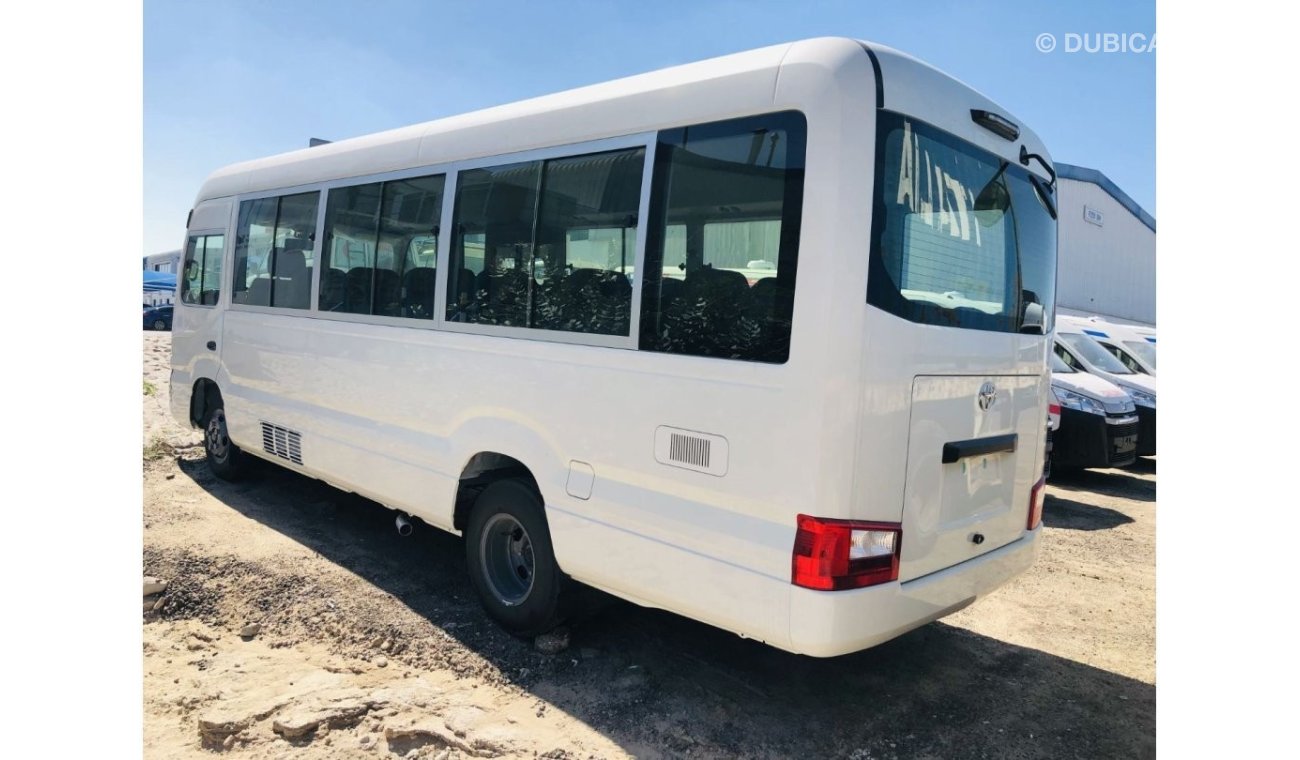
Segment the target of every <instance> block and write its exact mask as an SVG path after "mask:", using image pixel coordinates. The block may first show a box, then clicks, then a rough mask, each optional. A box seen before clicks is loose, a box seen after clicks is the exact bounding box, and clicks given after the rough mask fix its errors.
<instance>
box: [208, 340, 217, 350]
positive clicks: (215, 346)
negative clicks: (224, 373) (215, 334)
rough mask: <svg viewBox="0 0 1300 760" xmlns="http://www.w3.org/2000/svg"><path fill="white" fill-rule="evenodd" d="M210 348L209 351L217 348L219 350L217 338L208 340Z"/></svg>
mask: <svg viewBox="0 0 1300 760" xmlns="http://www.w3.org/2000/svg"><path fill="white" fill-rule="evenodd" d="M208 350H209V351H216V350H217V342H216V341H215V340H210V341H208Z"/></svg>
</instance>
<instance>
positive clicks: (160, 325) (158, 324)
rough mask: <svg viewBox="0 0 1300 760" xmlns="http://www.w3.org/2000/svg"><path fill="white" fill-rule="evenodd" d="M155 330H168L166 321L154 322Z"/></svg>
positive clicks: (157, 320)
mask: <svg viewBox="0 0 1300 760" xmlns="http://www.w3.org/2000/svg"><path fill="white" fill-rule="evenodd" d="M153 329H155V330H158V331H162V330H166V329H167V323H166V322H164V321H162V320H161V319H155V320H154V323H153Z"/></svg>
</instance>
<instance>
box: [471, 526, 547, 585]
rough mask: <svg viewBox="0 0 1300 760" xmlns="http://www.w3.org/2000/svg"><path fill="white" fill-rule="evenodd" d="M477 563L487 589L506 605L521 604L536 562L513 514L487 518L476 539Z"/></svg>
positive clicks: (526, 535) (534, 571) (526, 538)
mask: <svg viewBox="0 0 1300 760" xmlns="http://www.w3.org/2000/svg"><path fill="white" fill-rule="evenodd" d="M479 564H480V565H481V569H482V571H483V577H484V579H486V580H487V585H488V589H489V590H490V591H491V592H492V595H493V596H494V597H496V600H497V601H498V602H500V603H502V604H504V605H506V606H507V607H514V606H516V605H519V604H522V603H523V602H524V600H525V599H527V598H528V595H529V594H530V593H531V592H532V590H533V579H534V577H535V576H536V567H537V566H536V563H535V561H534V559H533V542H532V539H531V538H530V537H529V535H528V531H527V530H525V529H524V526H523V525H521V524H520V523H519V521H518V520H516V519H515V518H514V517H512V516H510V515H508V514H501V513H498V514H495V515H492V517H490V518H488V521H487V523H486V524H485V525H484V526H483V533H482V537H481V538H480V539H479Z"/></svg>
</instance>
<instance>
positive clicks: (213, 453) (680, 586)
mask: <svg viewBox="0 0 1300 760" xmlns="http://www.w3.org/2000/svg"><path fill="white" fill-rule="evenodd" d="M1054 204H1055V174H1054V171H1053V168H1052V161H1051V158H1050V157H1049V156H1048V153H1047V150H1046V149H1045V148H1044V146H1043V145H1042V143H1041V142H1040V141H1039V139H1038V138H1037V137H1036V136H1035V135H1034V133H1033V132H1032V131H1030V130H1029V129H1028V128H1027V127H1026V126H1025V125H1024V124H1022V123H1021V122H1020V121H1019V120H1018V119H1017V118H1016V117H1015V116H1014V115H1012V114H1010V113H1008V112H1007V110H1006V109H1004V108H1002V107H1000V106H998V105H997V104H996V103H993V102H991V101H990V100H988V99H987V98H985V97H984V96H982V95H980V94H979V93H978V92H975V91H974V90H972V89H971V88H969V87H967V86H966V85H964V84H962V83H961V82H958V81H957V80H955V79H953V78H951V77H949V76H947V75H945V74H943V73H941V72H939V71H937V70H935V69H933V68H931V67H929V66H927V65H926V64H924V63H921V62H920V61H917V60H915V59H913V58H911V57H909V56H907V55H904V54H902V53H899V52H897V51H894V50H891V49H889V48H887V47H883V46H880V45H875V44H871V43H863V42H859V41H857V40H849V39H815V40H807V41H803V42H795V43H792V44H784V45H777V46H774V47H768V48H763V49H760V50H754V51H750V52H745V53H740V54H737V55H729V56H725V57H722V58H716V59H713V60H708V61H703V62H700V63H694V64H690V65H685V66H678V67H675V68H670V69H665V70H662V71H656V72H652V73H649V74H643V75H640V76H634V77H630V78H627V79H621V80H618V81H613V82H608V83H605V84H598V85H594V86H591V87H584V88H580V89H577V90H571V91H568V92H562V93H559V94H556V95H550V96H546V97H541V98H536V99H533V100H527V101H523V102H519V103H514V104H510V105H504V106H500V107H496V108H490V109H487V110H483V111H477V112H474V113H469V114H465V115H461V116H454V117H451V118H445V119H440V120H437V121H432V122H428V123H425V124H419V125H416V126H411V127H406V128H402V129H396V130H393V131H390V132H383V133H380V134H375V135H369V136H365V137H359V138H356V139H350V140H343V141H339V142H334V143H330V144H325V145H319V146H317V147H312V148H308V149H304V150H299V151H295V152H291V153H286V154H283V155H278V156H273V157H270V158H265V159H261V160H256V161H250V162H247V163H241V164H236V165H233V166H229V167H226V168H224V169H220V170H218V171H217V172H215V173H214V174H212V175H211V176H210V177H209V178H208V179H207V181H206V182H205V183H204V184H203V187H202V188H201V189H200V191H199V194H198V197H197V198H196V200H195V204H194V208H193V210H192V211H191V212H190V216H189V220H188V224H187V233H186V239H185V249H184V250H185V256H184V273H183V277H182V278H181V280H182V281H181V283H180V284H179V286H178V291H179V296H180V298H179V299H178V303H177V306H176V313H175V324H174V328H173V331H174V332H173V353H172V374H171V406H172V410H173V412H174V414H175V415H176V417H177V418H178V419H180V420H182V421H183V422H185V423H188V424H192V425H194V426H197V427H199V428H201V429H202V430H203V434H204V441H205V446H206V450H207V457H208V461H209V464H210V466H211V468H212V470H213V471H214V472H215V473H216V474H217V475H219V476H221V477H223V478H236V477H238V476H239V475H240V474H241V472H242V471H243V469H244V466H245V465H246V464H247V463H248V460H249V458H251V457H257V458H261V459H265V460H268V461H270V462H274V463H276V464H279V465H282V466H284V467H287V468H289V469H291V470H293V471H295V472H299V473H302V474H304V475H307V476H310V477H313V478H319V479H321V480H324V481H326V482H328V483H330V484H332V485H334V486H336V487H338V488H341V489H344V490H347V491H352V492H356V493H358V494H361V495H363V496H365V497H368V498H370V499H373V500H375V501H377V502H379V503H381V504H383V505H385V506H386V507H388V508H390V509H392V510H395V511H396V512H398V513H399V515H398V516H399V517H400V518H402V519H406V518H407V517H414V518H418V519H419V520H421V521H423V522H425V523H427V524H429V525H432V526H436V527H438V528H441V529H444V530H447V531H451V532H453V533H456V534H458V535H461V536H463V537H464V545H465V552H466V561H467V568H468V575H469V577H470V580H471V582H472V583H473V585H474V587H475V589H476V590H477V592H478V595H479V597H480V599H481V600H482V603H483V605H484V607H485V608H486V610H487V612H488V613H489V614H490V615H491V616H492V617H493V618H494V619H496V620H497V621H498V622H499V623H501V624H502V625H503V626H504V627H505V628H507V629H508V630H510V631H512V632H514V633H516V634H519V635H532V634H536V633H539V632H542V631H545V630H547V629H549V628H551V627H553V626H555V625H557V624H558V623H559V622H560V621H562V620H563V619H565V617H566V615H568V614H570V612H571V607H570V604H571V601H570V600H571V599H572V595H571V594H569V593H568V591H569V590H570V586H571V584H573V583H575V582H580V583H582V584H587V585H589V586H593V587H596V588H598V589H602V590H604V591H606V592H608V593H610V594H613V595H615V596H618V597H622V598H624V599H627V600H630V601H632V602H634V603H636V604H640V605H645V606H649V607H658V608H663V609H667V610H671V611H674V612H677V613H679V614H682V615H685V616H688V617H691V618H695V619H697V620H701V621H704V622H706V623H709V624H711V625H714V626H718V627H720V628H723V629H726V630H729V631H733V632H735V633H736V634H739V635H740V636H743V637H747V638H753V639H758V640H761V641H764V642H766V643H768V644H770V645H772V646H774V647H779V648H781V649H785V650H788V651H791V652H798V653H804V654H809V655H815V656H831V655H838V654H842V653H846V652H852V651H855V650H860V649H863V648H865V647H870V646H873V645H875V644H878V643H880V642H883V641H885V640H887V639H890V638H893V637H895V636H898V635H899V634H901V633H903V632H905V631H907V630H909V629H912V628H915V627H916V626H919V625H922V624H924V623H926V622H927V621H931V620H934V619H936V618H939V617H942V616H944V615H947V614H949V613H952V612H954V611H956V610H959V609H961V608H963V607H965V606H966V605H968V604H970V603H971V602H972V601H974V600H975V599H976V598H978V597H980V596H981V595H983V594H987V593H988V592H989V591H991V590H993V589H995V588H997V587H998V586H999V585H1001V584H1003V583H1005V582H1006V581H1007V580H1008V579H1010V578H1012V577H1013V576H1015V575H1016V574H1017V573H1020V572H1022V571H1023V570H1025V569H1026V568H1028V567H1029V566H1030V564H1031V563H1032V562H1033V559H1034V556H1035V553H1036V550H1037V545H1038V541H1039V534H1040V532H1041V531H1040V528H1039V522H1040V512H1041V505H1042V498H1043V483H1042V474H1043V464H1044V461H1043V457H1044V438H1045V432H1046V431H1045V425H1044V419H1045V412H1046V409H1047V402H1048V397H1049V380H1048V373H1047V354H1048V351H1049V342H1050V338H1049V337H1048V336H1049V334H1050V332H1051V329H1052V318H1053V314H1054V291H1055V281H1056V221H1055V211H1054ZM412 571H413V572H415V571H416V569H414V568H413V569H412Z"/></svg>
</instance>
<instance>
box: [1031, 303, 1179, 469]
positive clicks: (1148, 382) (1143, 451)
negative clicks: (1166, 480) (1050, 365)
mask: <svg viewBox="0 0 1300 760" xmlns="http://www.w3.org/2000/svg"><path fill="white" fill-rule="evenodd" d="M1055 351H1056V355H1057V356H1058V357H1060V358H1061V361H1063V362H1065V363H1066V364H1067V365H1069V367H1070V369H1073V370H1075V371H1077V372H1087V373H1089V374H1092V375H1096V376H1097V377H1100V378H1102V379H1103V380H1107V381H1109V382H1111V383H1114V384H1115V385H1118V386H1119V387H1120V389H1121V390H1123V391H1124V392H1125V393H1127V394H1128V395H1129V396H1130V397H1132V399H1133V403H1134V404H1136V405H1137V416H1138V451H1137V453H1138V456H1143V457H1149V456H1155V453H1156V379H1155V377H1153V376H1151V375H1144V374H1142V373H1140V372H1134V371H1133V370H1131V369H1129V368H1128V367H1126V366H1124V363H1123V362H1121V361H1120V360H1119V359H1116V358H1115V357H1114V356H1113V355H1112V354H1111V353H1110V352H1109V351H1107V350H1106V348H1105V347H1104V346H1102V345H1101V344H1100V343H1098V342H1097V340H1096V339H1095V338H1093V337H1092V336H1091V335H1087V334H1085V333H1084V332H1083V331H1082V330H1080V329H1079V328H1076V327H1072V326H1070V325H1068V324H1065V323H1062V322H1058V323H1057V325H1056V346H1055ZM1058 395H1059V394H1058Z"/></svg>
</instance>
